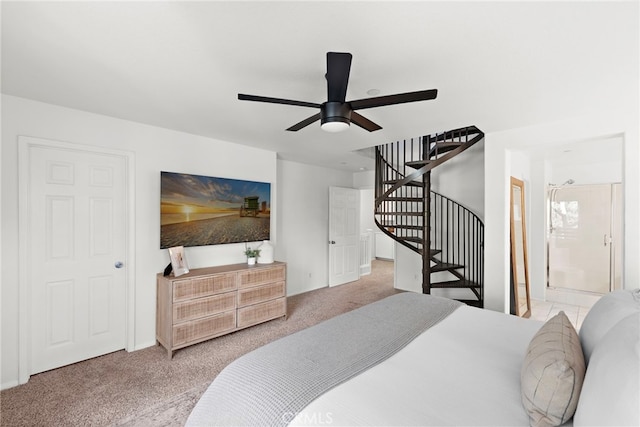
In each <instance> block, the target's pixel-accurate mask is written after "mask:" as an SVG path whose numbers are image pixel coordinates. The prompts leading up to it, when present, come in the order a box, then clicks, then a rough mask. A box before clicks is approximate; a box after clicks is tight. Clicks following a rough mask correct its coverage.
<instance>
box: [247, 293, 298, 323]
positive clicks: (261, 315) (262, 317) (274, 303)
mask: <svg viewBox="0 0 640 427" xmlns="http://www.w3.org/2000/svg"><path fill="white" fill-rule="evenodd" d="M286 308H287V303H286V297H282V298H278V299H274V300H271V301H267V302H263V303H260V304H254V305H250V306H248V307H243V308H239V309H238V328H244V327H246V326H251V325H255V324H257V323H260V322H264V321H267V320H271V319H275V318H276V317H280V316H284V315H285V314H286Z"/></svg>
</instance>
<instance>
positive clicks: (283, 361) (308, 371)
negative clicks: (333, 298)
mask: <svg viewBox="0 0 640 427" xmlns="http://www.w3.org/2000/svg"><path fill="white" fill-rule="evenodd" d="M461 305H462V303H460V302H458V301H453V300H450V299H446V298H439V297H433V296H428V295H422V294H415V293H411V292H406V293H400V294H396V295H393V296H390V297H387V298H385V299H383V300H380V301H378V302H375V303H372V304H369V305H366V306H364V307H360V308H358V309H356V310H353V311H351V312H348V313H344V314H342V315H340V316H337V317H334V318H332V319H329V320H327V321H324V322H322V323H319V324H318V325H315V326H313V327H311V328H308V329H305V330H302V331H299V332H296V333H294V334H292V335H289V336H287V337H284V338H281V339H279V340H277V341H274V342H272V343H270V344H267V345H266V346H264V347H261V348H258V349H256V350H254V351H252V352H250V353H248V354H246V355H244V356H242V357H240V358H238V359H237V360H235V361H234V362H233V363H231V364H230V365H228V366H227V367H226V368H225V369H224V370H223V371H222V372H221V373H220V374H219V375H218V377H217V378H216V379H215V380H214V381H213V383H211V385H210V386H209V388H208V389H207V391H206V392H205V393H204V394H203V396H202V398H201V399H200V401H199V402H198V403H197V405H196V407H195V408H194V410H193V412H192V413H191V415H190V416H189V419H188V420H187V424H186V425H187V426H198V427H202V426H266V425H268V426H276V425H287V424H288V423H289V422H290V421H291V420H292V419H293V418H294V417H295V416H296V414H297V413H298V412H299V411H301V410H303V409H304V408H305V407H306V406H307V405H308V404H309V403H311V402H312V401H313V400H314V399H316V398H317V397H319V396H320V395H322V394H323V393H325V392H326V391H328V390H330V389H331V388H333V387H335V386H337V385H338V384H340V383H342V382H344V381H346V380H348V379H350V378H352V377H354V376H356V375H358V374H359V373H361V372H364V371H366V370H367V369H368V368H370V367H372V366H374V365H376V364H378V363H380V362H382V361H383V360H385V359H387V358H388V357H390V356H392V355H393V354H394V353H396V352H397V351H399V350H400V349H402V348H403V347H404V346H406V345H407V344H409V343H410V342H411V341H412V340H413V339H414V338H416V337H417V336H418V335H420V334H421V333H422V332H424V331H425V330H426V329H428V328H429V327H431V326H433V325H435V324H436V323H438V322H439V321H441V320H442V319H444V318H445V317H447V316H448V315H449V314H450V313H452V312H453V311H454V310H455V309H456V308H458V307H459V306H461Z"/></svg>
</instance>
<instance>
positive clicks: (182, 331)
mask: <svg viewBox="0 0 640 427" xmlns="http://www.w3.org/2000/svg"><path fill="white" fill-rule="evenodd" d="M235 327H236V312H235V311H228V312H225V313H220V314H216V315H214V316H210V317H205V318H203V319H200V320H194V321H192V322H188V323H181V324H178V325H176V326H174V327H173V346H174V347H177V346H180V345H182V344H186V343H189V342H192V341H198V340H201V339H206V338H210V337H213V336H215V335H218V334H222V333H224V332H227V331H232V330H233V329H235Z"/></svg>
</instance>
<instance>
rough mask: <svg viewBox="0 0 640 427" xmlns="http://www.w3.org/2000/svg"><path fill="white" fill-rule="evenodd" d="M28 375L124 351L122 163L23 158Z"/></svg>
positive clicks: (62, 155) (46, 153) (56, 154)
mask: <svg viewBox="0 0 640 427" xmlns="http://www.w3.org/2000/svg"><path fill="white" fill-rule="evenodd" d="M28 157H29V160H28V168H29V170H28V179H29V187H28V195H27V196H26V197H27V200H28V208H27V211H28V219H27V220H26V224H27V227H28V232H27V236H28V247H27V252H26V258H27V263H28V264H27V267H28V272H27V274H26V278H27V280H28V289H29V291H30V298H29V302H28V304H30V307H28V309H30V316H29V319H30V330H29V331H28V333H29V334H30V341H29V342H30V355H31V360H30V362H31V368H30V373H31V374H35V373H38V372H42V371H46V370H49V369H53V368H57V367H60V366H64V365H67V364H70V363H75V362H78V361H80V360H85V359H89V358H92V357H95V356H99V355H102V354H105V353H109V352H112V351H116V350H120V349H123V348H125V346H126V315H127V310H126V273H125V271H126V264H125V261H126V260H125V256H126V233H127V230H126V225H127V221H128V219H127V199H126V195H127V191H126V176H127V169H126V159H125V158H123V157H118V156H113V155H106V154H100V153H97V152H90V151H84V150H73V149H69V148H64V147H60V146H58V147H56V146H55V145H53V146H51V147H48V146H44V145H32V146H30V147H29V150H28Z"/></svg>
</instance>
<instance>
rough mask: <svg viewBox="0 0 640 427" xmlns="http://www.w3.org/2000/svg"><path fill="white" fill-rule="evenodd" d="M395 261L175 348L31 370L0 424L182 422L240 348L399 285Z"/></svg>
mask: <svg viewBox="0 0 640 427" xmlns="http://www.w3.org/2000/svg"><path fill="white" fill-rule="evenodd" d="M397 292H399V291H397V290H396V289H394V288H393V263H392V262H388V261H380V260H375V261H373V263H372V274H371V275H368V276H363V277H362V278H361V279H360V280H358V281H355V282H351V283H347V284H345V285H341V286H337V287H333V288H322V289H317V290H314V291H310V292H306V293H303V294H298V295H294V296H292V297H289V298H288V299H287V306H288V318H287V320H284V319H276V320H272V321H270V322H267V323H263V324H260V325H257V326H254V327H251V328H248V329H244V330H241V331H238V332H235V333H232V334H229V335H225V336H222V337H219V338H215V339H212V340H209V341H206V342H203V343H200V344H197V345H193V346H191V347H187V348H184V349H181V350H178V351H176V352H175V354H174V356H173V359H172V360H169V359H168V357H167V352H166V350H165V349H164V348H162V347H159V346H155V347H149V348H146V349H142V350H138V351H135V352H131V353H127V352H126V351H117V352H115V353H110V354H106V355H104V356H100V357H97V358H94V359H90V360H86V361H83V362H79V363H75V364H73V365H69V366H65V367H62V368H59V369H54V370H51V371H48V372H43V373H41V374H37V375H33V376H32V377H31V379H30V380H29V382H28V383H27V384H23V385H20V386H18V387H14V388H11V389H8V390H3V391H2V392H1V393H0V425H2V426H12V427H13V426H144V427H147V426H182V425H184V422H185V421H186V419H187V417H188V416H189V413H190V412H191V409H192V408H193V406H194V405H195V404H196V402H197V401H198V399H199V398H200V396H201V395H202V393H203V392H204V391H205V389H206V388H207V387H208V385H209V383H211V381H212V380H213V379H214V378H215V377H216V375H218V373H219V372H220V371H221V370H222V369H223V368H224V367H225V366H227V365H228V364H229V363H230V362H232V361H233V360H235V359H236V358H238V357H239V356H241V355H243V354H245V353H247V352H249V351H251V350H253V349H255V348H257V347H260V346H262V345H264V344H267V343H269V342H271V341H273V340H275V339H278V338H281V337H283V336H286V335H289V334H291V333H293V332H296V331H299V330H301V329H304V328H307V327H309V326H312V325H315V324H317V323H319V322H322V321H323V320H327V319H329V318H331V317H334V316H337V315H339V314H341V313H345V312H347V311H350V310H353V309H355V308H358V307H360V306H363V305H365V304H369V303H371V302H374V301H377V300H380V299H382V298H385V297H387V296H389V295H392V294H394V293H397Z"/></svg>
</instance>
